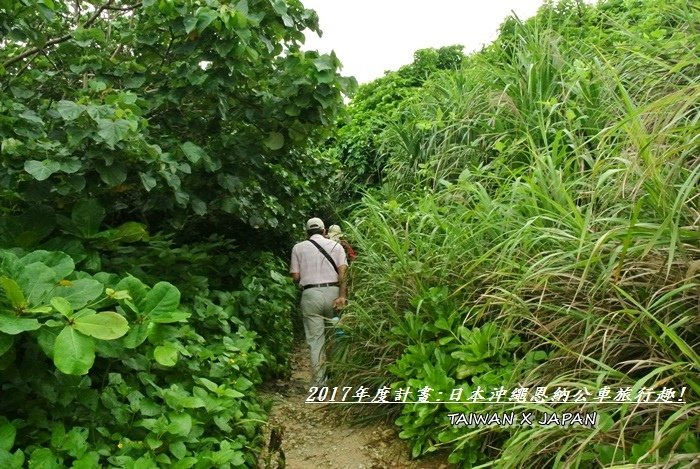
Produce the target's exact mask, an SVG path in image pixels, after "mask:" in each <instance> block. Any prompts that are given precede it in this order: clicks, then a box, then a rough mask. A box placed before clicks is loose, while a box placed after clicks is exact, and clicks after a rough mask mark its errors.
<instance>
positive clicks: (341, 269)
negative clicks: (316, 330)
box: [333, 265, 348, 309]
mask: <svg viewBox="0 0 700 469" xmlns="http://www.w3.org/2000/svg"><path fill="white" fill-rule="evenodd" d="M347 270H348V266H347V265H339V266H338V284H339V286H340V288H339V291H338V298H336V299H335V301H333V309H341V308H342V307H343V306H345V302H346V301H347V300H346V298H345V295H346V294H347V281H346V278H345V274H346V271H347Z"/></svg>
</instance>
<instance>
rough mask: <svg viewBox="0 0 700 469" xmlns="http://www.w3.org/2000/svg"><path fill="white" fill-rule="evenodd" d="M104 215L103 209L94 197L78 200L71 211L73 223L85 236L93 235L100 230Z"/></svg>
mask: <svg viewBox="0 0 700 469" xmlns="http://www.w3.org/2000/svg"><path fill="white" fill-rule="evenodd" d="M104 217H105V209H104V207H102V205H100V203H99V202H98V201H97V200H95V199H86V200H80V201H78V202H77V203H76V204H75V206H73V212H72V213H71V220H72V221H73V224H74V225H75V226H76V228H78V230H79V231H80V232H81V233H83V235H85V236H87V237H90V236H94V235H95V234H96V233H97V232H98V231H99V230H100V224H101V223H102V220H104Z"/></svg>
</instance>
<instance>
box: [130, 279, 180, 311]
mask: <svg viewBox="0 0 700 469" xmlns="http://www.w3.org/2000/svg"><path fill="white" fill-rule="evenodd" d="M179 305H180V291H179V290H178V289H177V288H175V287H174V286H173V285H171V284H170V283H168V282H158V283H156V284H155V285H154V286H153V288H152V289H151V290H150V291H149V292H148V293H147V294H146V297H145V298H143V300H142V301H141V302H140V304H138V306H139V311H140V312H141V314H142V315H143V316H148V317H149V318H150V319H151V320H156V319H158V318H159V317H160V318H162V317H164V316H166V315H167V314H169V313H172V312H174V311H177V308H178V306H179Z"/></svg>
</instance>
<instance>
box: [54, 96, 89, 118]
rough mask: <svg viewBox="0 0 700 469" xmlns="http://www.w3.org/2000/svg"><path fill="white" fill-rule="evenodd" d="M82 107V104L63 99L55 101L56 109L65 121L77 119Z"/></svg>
mask: <svg viewBox="0 0 700 469" xmlns="http://www.w3.org/2000/svg"><path fill="white" fill-rule="evenodd" d="M84 109H85V107H84V106H82V105H80V104H76V103H74V102H73V101H68V100H65V99H62V100H60V101H59V102H58V103H56V110H57V111H58V113H59V114H60V115H61V117H62V118H63V119H64V120H66V121H72V120H75V119H77V118H78V117H80V114H82V112H83V110H84Z"/></svg>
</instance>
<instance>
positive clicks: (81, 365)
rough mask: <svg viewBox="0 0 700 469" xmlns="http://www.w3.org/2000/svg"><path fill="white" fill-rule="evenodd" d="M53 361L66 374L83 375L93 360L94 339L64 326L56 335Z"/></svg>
mask: <svg viewBox="0 0 700 469" xmlns="http://www.w3.org/2000/svg"><path fill="white" fill-rule="evenodd" d="M53 362H54V364H55V365H56V368H58V369H59V370H60V371H61V372H63V373H65V374H67V375H84V374H86V373H87V372H88V371H89V370H90V368H92V364H93V363H94V362H95V341H94V339H92V338H91V337H87V336H85V335H83V334H81V333H80V332H78V331H77V330H75V329H74V328H72V327H70V326H66V327H64V328H63V330H62V331H61V332H60V333H59V334H58V337H56V342H55V343H54V347H53Z"/></svg>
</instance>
